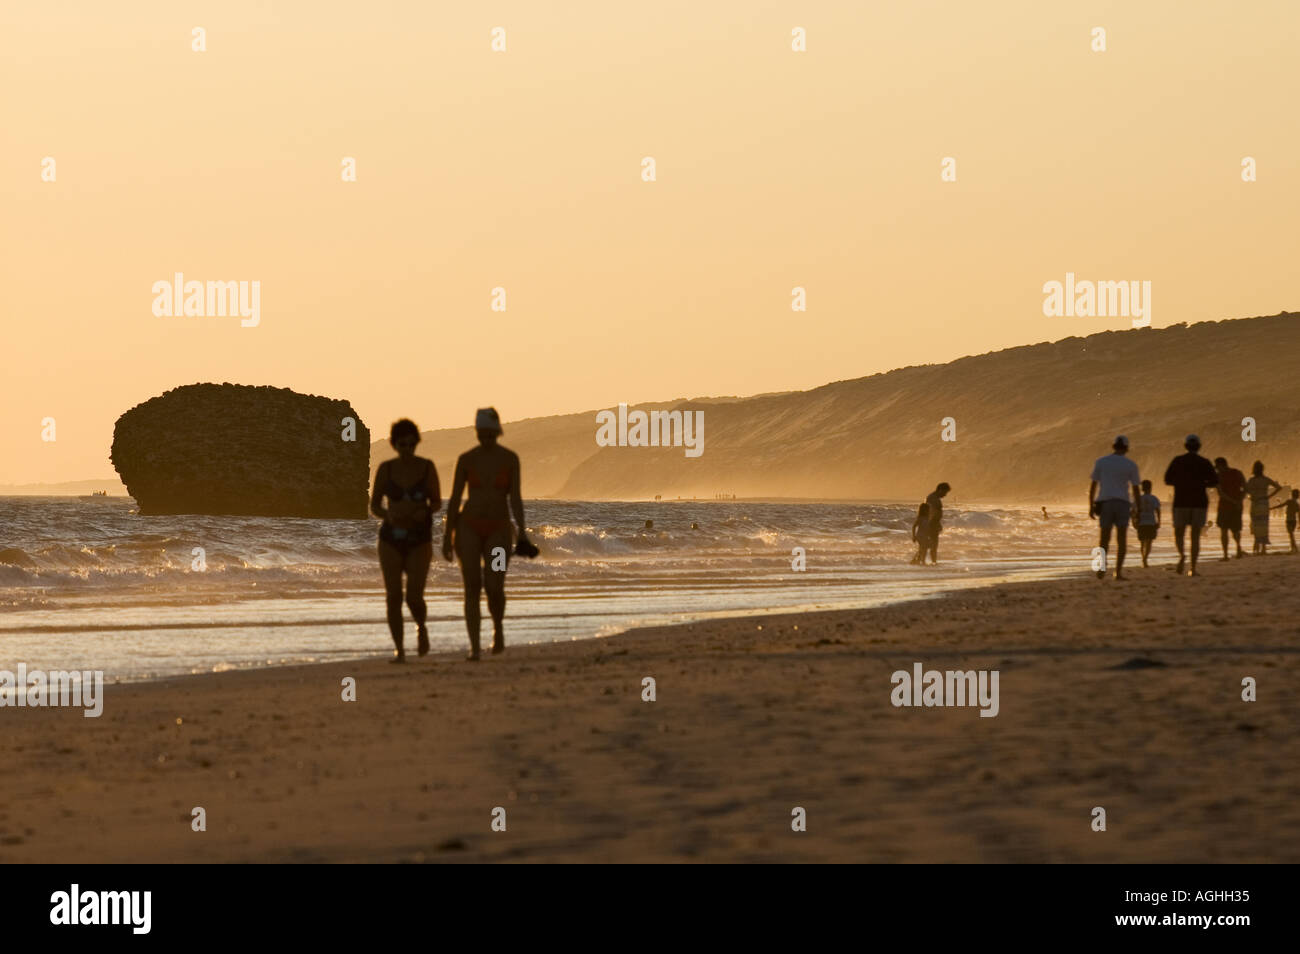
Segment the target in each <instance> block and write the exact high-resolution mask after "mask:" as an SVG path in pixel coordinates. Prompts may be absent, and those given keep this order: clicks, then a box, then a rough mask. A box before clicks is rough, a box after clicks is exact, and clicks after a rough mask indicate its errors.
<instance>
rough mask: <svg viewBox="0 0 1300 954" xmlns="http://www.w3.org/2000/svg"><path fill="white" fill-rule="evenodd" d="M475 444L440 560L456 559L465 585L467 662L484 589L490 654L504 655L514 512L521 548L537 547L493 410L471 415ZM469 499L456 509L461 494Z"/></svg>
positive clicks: (454, 496)
mask: <svg viewBox="0 0 1300 954" xmlns="http://www.w3.org/2000/svg"><path fill="white" fill-rule="evenodd" d="M474 428H475V430H476V431H477V432H478V441H479V446H478V447H475V448H473V449H472V450H468V451H466V452H465V453H463V454H461V455H460V458H459V459H458V460H457V461H456V476H455V479H454V480H453V482H452V486H451V499H450V500H449V501H448V503H447V525H446V531H445V532H444V534H443V538H442V555H443V558H444V559H446V560H448V561H450V560H451V558H452V553H453V552H454V553H455V554H456V556H457V557H459V558H460V573H461V578H462V579H463V580H464V583H465V626H466V628H467V629H468V630H469V647H470V653H469V656H468V658H469V660H471V661H475V660H477V659H478V658H479V629H480V622H481V620H482V612H481V610H480V608H479V596H480V594H481V592H482V591H483V590H484V589H486V590H487V602H488V612H489V613H490V614H491V616H492V630H493V637H492V652H493V654H494V655H495V654H497V653H501V652H504V651H505V648H506V643H505V631H504V629H503V624H504V620H505V615H506V566H507V564H508V562H509V559H510V555H511V550H512V546H511V530H510V517H511V515H512V514H513V515H514V520H515V525H516V527H517V528H518V533H519V546H520V547H521V549H522V550H524V551H527V550H529V549H531V551H532V553H536V548H533V547H532V544H530V543H528V537H527V536H526V535H525V533H524V502H523V498H522V497H521V496H520V490H519V455H518V454H516V453H515V452H514V451H512V450H508V449H506V448H505V447H502V446H501V445H500V444H498V443H497V439H498V438H499V437H500V436H501V419H500V417H498V416H497V412H496V409H495V408H490V407H485V408H481V409H480V410H479V411H478V413H477V414H476V415H475V417H474ZM466 488H468V490H469V495H468V497H467V498H466V500H465V506H464V509H461V508H460V498H461V494H462V492H464V490H465V489H466Z"/></svg>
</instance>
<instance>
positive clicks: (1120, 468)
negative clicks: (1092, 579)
mask: <svg viewBox="0 0 1300 954" xmlns="http://www.w3.org/2000/svg"><path fill="white" fill-rule="evenodd" d="M1114 448H1115V453H1113V454H1107V455H1106V456H1105V457H1098V458H1097V463H1095V464H1093V465H1092V483H1091V484H1090V485H1089V487H1088V515H1089V516H1090V517H1092V518H1093V519H1094V520H1100V521H1101V548H1102V549H1103V550H1105V551H1106V555H1107V557H1108V558H1109V556H1110V531H1111V528H1112V527H1114V528H1115V530H1116V532H1117V534H1118V536H1119V548H1118V552H1117V554H1116V557H1115V579H1117V580H1122V579H1124V574H1123V569H1124V553H1125V551H1126V550H1127V549H1128V522H1129V518H1130V517H1131V516H1132V513H1133V505H1132V504H1131V503H1130V502H1129V500H1130V496H1129V495H1130V494H1133V495H1134V497H1136V493H1135V491H1137V489H1138V488H1140V487H1141V485H1142V481H1141V480H1140V479H1139V477H1138V466H1137V464H1135V463H1134V462H1133V461H1131V460H1129V459H1128V457H1127V456H1125V455H1127V454H1128V438H1127V437H1125V436H1124V435H1123V434H1121V435H1120V436H1119V437H1117V438H1115V444H1114ZM1105 575H1106V571H1105V570H1098V571H1097V579H1099V580H1100V579H1102V578H1103V577H1104V576H1105Z"/></svg>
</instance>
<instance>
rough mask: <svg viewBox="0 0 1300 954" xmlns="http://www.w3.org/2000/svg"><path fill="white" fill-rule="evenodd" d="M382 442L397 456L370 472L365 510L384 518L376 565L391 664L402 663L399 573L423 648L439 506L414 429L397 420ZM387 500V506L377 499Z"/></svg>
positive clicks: (433, 472) (432, 472)
mask: <svg viewBox="0 0 1300 954" xmlns="http://www.w3.org/2000/svg"><path fill="white" fill-rule="evenodd" d="M388 443H389V444H391V445H392V446H393V450H395V451H397V456H396V457H394V458H393V459H392V460H386V461H384V462H383V463H382V464H380V465H379V469H378V470H377V471H375V487H374V490H373V491H372V492H371V494H370V512H371V513H373V514H374V515H375V516H376V517H379V518H380V519H381V520H383V521H384V522H383V523H382V524H381V525H380V527H379V569H380V570H381V571H382V573H383V575H384V591H385V594H386V596H387V603H388V630H389V632H390V633H391V635H392V637H393V645H394V646H395V647H396V652H394V654H393V658H392V660H391V661H392V662H395V663H402V662H406V650H405V647H404V646H403V645H402V641H403V637H402V574H403V573H405V574H406V605H407V606H408V607H410V609H411V616H412V617H413V618H414V619H415V625H416V631H417V633H418V641H419V642H418V651H419V653H420V655H421V656H423V655H425V654H426V653H427V652H428V651H429V630H428V627H426V626H425V620H426V618H427V616H428V610H427V608H426V606H425V603H424V583H425V581H426V580H427V579H428V577H429V563H430V561H431V560H432V559H433V515H434V513H436V512H437V511H438V510H440V509H442V498H441V496H440V492H439V488H438V471H437V469H436V468H435V467H434V466H433V461H431V460H426V459H424V458H423V457H416V456H415V447H416V445H417V444H419V443H420V429H419V428H418V427H416V426H415V424H414V423H412V422H411V421H408V420H407V419H406V418H403V419H402V420H400V421H397V422H396V423H395V424H393V427H392V430H391V431H390V433H389V437H388ZM385 499H387V502H388V505H387V506H384V505H383V501H384V500H385Z"/></svg>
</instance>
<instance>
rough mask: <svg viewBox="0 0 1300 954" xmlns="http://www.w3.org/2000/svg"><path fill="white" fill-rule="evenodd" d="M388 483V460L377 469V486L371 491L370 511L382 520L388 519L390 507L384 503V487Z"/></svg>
mask: <svg viewBox="0 0 1300 954" xmlns="http://www.w3.org/2000/svg"><path fill="white" fill-rule="evenodd" d="M387 484H388V461H384V462H383V463H382V464H380V465H379V469H378V470H376V471H375V486H374V489H373V490H371V492H370V512H371V513H373V514H374V515H375V516H376V517H378V518H379V519H380V520H387V519H388V508H387V507H385V506H384V505H383V499H384V487H385V486H387Z"/></svg>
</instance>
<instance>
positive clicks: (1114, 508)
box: [1097, 500, 1132, 533]
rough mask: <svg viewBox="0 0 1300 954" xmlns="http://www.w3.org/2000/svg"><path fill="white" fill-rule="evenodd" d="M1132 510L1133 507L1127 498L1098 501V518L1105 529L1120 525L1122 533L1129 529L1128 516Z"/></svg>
mask: <svg viewBox="0 0 1300 954" xmlns="http://www.w3.org/2000/svg"><path fill="white" fill-rule="evenodd" d="M1131 512H1132V508H1131V507H1130V506H1129V502H1128V501H1127V500H1099V501H1097V519H1098V520H1100V521H1101V529H1103V530H1109V529H1110V528H1111V527H1118V528H1119V531H1120V533H1123V532H1124V531H1126V530H1127V529H1128V518H1129V514H1130V513H1131Z"/></svg>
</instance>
